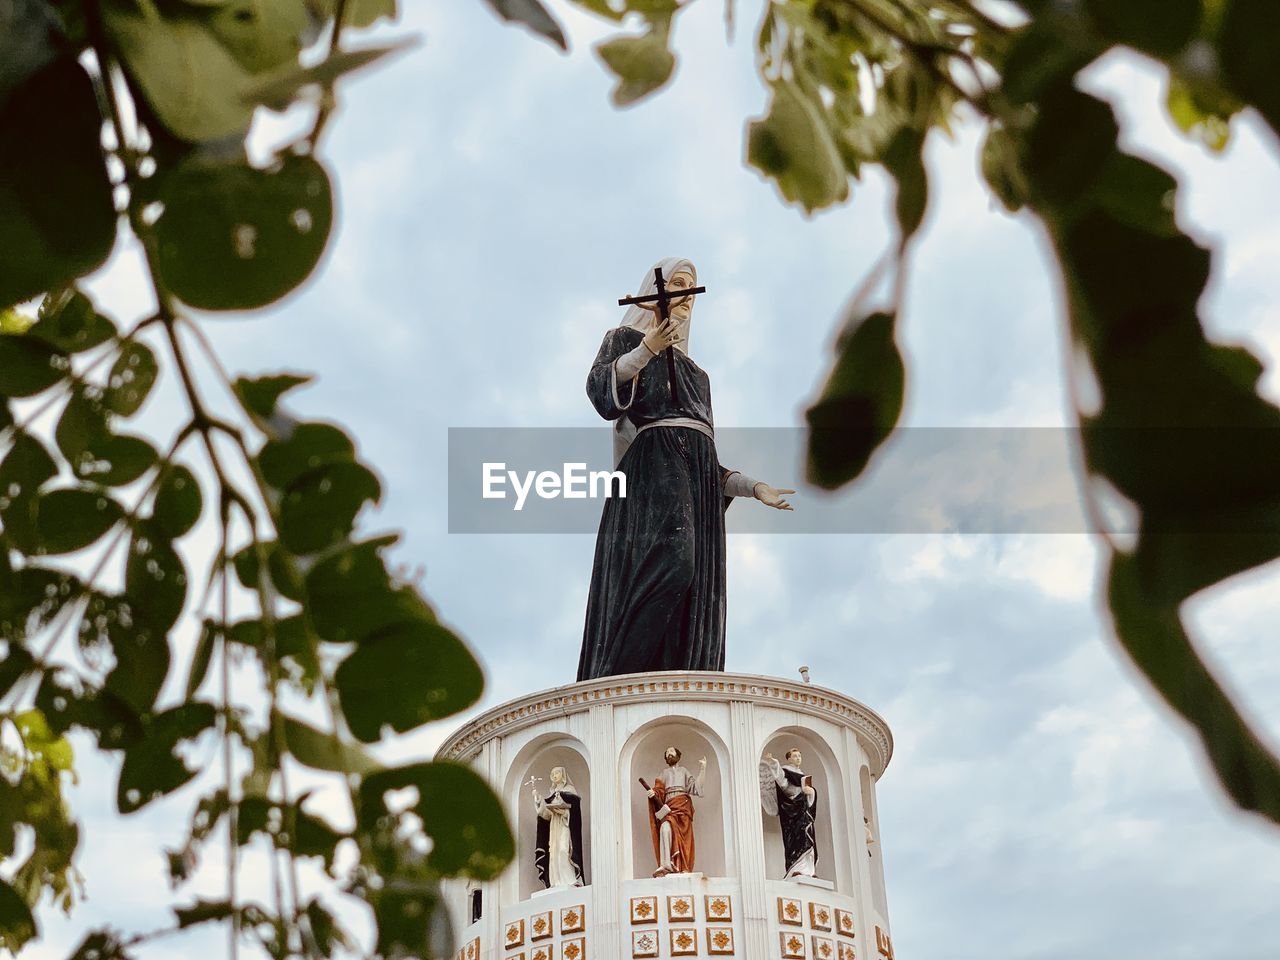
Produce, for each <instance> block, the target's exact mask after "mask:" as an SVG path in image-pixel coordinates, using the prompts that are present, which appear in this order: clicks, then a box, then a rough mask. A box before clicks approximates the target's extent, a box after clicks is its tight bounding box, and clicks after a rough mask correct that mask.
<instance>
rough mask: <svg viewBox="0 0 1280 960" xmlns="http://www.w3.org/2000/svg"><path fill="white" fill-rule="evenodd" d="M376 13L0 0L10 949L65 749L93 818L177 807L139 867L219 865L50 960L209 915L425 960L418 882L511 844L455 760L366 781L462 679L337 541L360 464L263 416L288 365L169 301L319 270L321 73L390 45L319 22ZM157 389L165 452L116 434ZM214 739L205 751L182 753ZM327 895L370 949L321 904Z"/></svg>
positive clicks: (368, 58) (429, 893)
mask: <svg viewBox="0 0 1280 960" xmlns="http://www.w3.org/2000/svg"><path fill="white" fill-rule="evenodd" d="M395 14H396V10H395V3H394V0H166V2H163V3H153V2H151V0H56V2H51V0H10V2H0V249H2V250H4V251H5V253H4V259H3V261H2V262H0V525H2V526H0V655H2V657H3V659H2V660H0V698H2V699H0V728H2V729H3V730H4V737H3V740H2V741H0V744H2V746H3V753H0V860H3V861H5V869H4V874H3V879H0V945H3V946H4V947H6V948H8V949H9V950H12V951H15V952H16V951H17V950H19V949H21V948H22V947H23V945H24V944H26V943H28V942H29V941H31V940H33V939H34V938H36V937H38V936H39V931H40V924H39V909H38V908H39V906H40V905H41V903H42V902H45V901H50V902H52V903H53V904H54V905H56V906H58V907H60V908H62V909H64V910H70V909H71V908H72V906H73V902H74V901H75V899H76V897H77V892H78V889H79V875H78V873H77V872H76V869H75V867H74V865H73V863H74V859H75V856H76V853H77V850H78V849H79V846H80V836H79V828H78V826H77V824H76V822H75V820H74V819H73V816H72V811H71V810H70V809H69V808H68V805H67V803H66V802H65V801H64V799H63V788H64V785H65V783H66V781H67V780H68V779H69V778H72V777H74V771H73V757H72V751H71V746H70V741H69V739H68V735H69V734H71V733H72V732H77V731H78V732H80V733H81V734H82V735H87V737H88V738H89V740H88V742H90V743H96V746H97V748H98V749H99V750H101V751H103V752H105V753H109V754H111V755H114V756H116V757H118V758H119V760H120V762H119V775H118V781H117V784H116V790H115V795H116V806H117V809H118V810H119V812H120V813H121V814H122V815H129V814H132V813H134V812H135V811H138V810H141V809H143V808H145V807H147V806H148V805H149V804H152V803H154V802H155V801H156V800H158V799H160V798H162V797H165V796H168V795H170V794H173V793H174V792H176V791H179V790H182V789H183V788H184V787H189V788H190V789H191V791H192V792H193V793H196V792H199V794H200V795H199V796H195V797H193V798H192V800H193V803H194V808H195V814H194V816H193V821H192V825H191V829H190V831H189V832H188V834H187V836H186V838H185V839H184V840H183V841H182V842H181V843H180V844H178V845H177V846H176V848H175V849H174V850H172V851H170V853H169V858H168V860H169V867H170V874H171V880H172V881H173V883H174V884H175V886H178V887H181V886H182V885H184V884H186V883H188V882H189V881H190V880H191V879H192V877H193V876H194V874H195V872H196V871H197V870H198V869H199V865H200V862H201V859H202V851H203V849H204V848H205V847H206V846H207V844H209V843H225V844H226V845H227V847H228V849H227V852H226V854H225V857H224V859H225V860H226V861H227V862H228V864H229V868H228V874H227V877H226V896H225V898H223V899H215V900H207V899H197V900H196V901H195V902H194V904H192V903H190V902H185V903H183V904H181V905H179V904H175V905H174V911H173V921H172V925H171V926H170V927H168V928H166V929H162V930H153V931H147V932H143V933H137V932H134V933H127V932H120V931H114V930H99V931H94V932H93V933H91V934H90V935H89V936H88V937H87V938H86V940H85V942H84V943H83V944H81V946H80V947H79V949H78V950H77V951H76V953H75V954H74V957H75V958H85V960H90V958H94V960H107V958H111V957H120V958H123V957H128V956H131V955H132V954H131V950H132V949H133V948H135V947H137V946H139V945H141V944H143V943H145V942H146V941H149V940H151V939H153V938H155V937H157V936H168V935H171V934H175V933H179V932H181V931H185V930H188V929H191V928H194V927H197V926H200V925H203V924H208V923H222V924H227V925H229V927H230V944H231V946H230V950H231V953H232V955H235V953H236V951H237V950H238V947H239V944H240V943H241V942H242V941H247V942H251V943H254V944H256V945H257V946H258V947H259V948H260V949H261V950H262V951H264V952H265V953H267V954H269V955H270V956H272V957H277V958H284V957H309V958H317V957H329V956H336V955H352V954H353V953H359V954H361V955H364V956H384V957H397V958H400V957H434V956H442V955H445V954H447V953H451V952H452V945H451V933H450V931H449V927H448V921H447V918H446V917H445V916H444V911H443V910H442V909H441V901H440V881H441V880H442V879H443V878H446V877H456V876H466V877H479V878H488V877H492V876H494V875H496V874H497V873H498V872H500V871H501V870H502V869H503V868H504V867H505V866H506V864H507V863H508V862H509V861H510V859H511V857H512V853H513V842H512V838H511V834H510V831H509V828H508V825H507V822H506V819H505V817H504V816H503V813H502V810H501V807H500V805H499V803H498V800H497V798H496V797H495V796H494V795H493V793H492V792H491V791H490V789H489V787H488V786H487V785H486V784H485V782H484V781H483V780H481V779H480V778H479V777H478V776H477V775H476V774H475V773H473V772H471V770H470V769H468V768H466V767H462V766H459V765H456V764H451V763H446V762H439V763H434V762H419V761H414V762H407V763H405V764H404V765H394V764H393V765H390V766H386V765H384V764H382V763H380V762H378V761H377V760H376V759H375V758H374V757H373V756H372V755H371V754H370V753H369V752H368V751H367V750H366V748H365V746H364V744H370V743H377V742H379V741H382V740H383V739H384V737H385V736H386V735H387V734H388V733H389V732H396V733H403V732H408V731H410V730H415V729H417V728H418V727H420V726H422V725H423V724H425V723H428V722H431V721H433V720H438V719H440V718H442V717H447V716H451V715H453V714H456V713H457V712H458V711H460V710H463V709H465V708H467V707H469V706H471V705H472V704H474V703H475V702H476V700H477V699H478V698H479V696H480V693H481V690H482V688H483V683H484V680H483V675H482V673H481V671H480V667H479V665H478V664H477V663H476V661H475V659H474V657H473V656H472V654H471V652H470V650H469V649H468V648H467V646H466V645H465V644H464V643H463V641H462V640H461V639H460V638H459V637H458V636H457V635H456V634H455V633H454V632H453V631H452V630H450V629H449V627H448V626H446V625H445V624H444V623H443V622H442V621H441V620H440V619H439V618H438V617H437V615H436V612H435V611H434V610H433V609H432V607H431V605H430V604H429V603H428V602H427V600H426V599H425V598H424V597H423V596H422V595H421V593H420V592H419V590H418V588H417V587H416V586H415V585H414V584H411V583H406V582H403V581H402V580H401V579H399V578H398V577H396V576H395V575H394V574H393V573H392V571H391V570H390V569H389V568H388V565H387V562H386V556H385V554H386V550H387V549H388V548H389V547H390V546H392V545H393V544H394V543H395V542H396V539H397V538H396V537H395V536H390V535H384V536H379V537H370V536H369V535H368V534H366V533H363V532H362V531H361V530H360V527H361V523H360V517H361V514H362V512H363V511H364V508H365V507H366V506H367V505H369V504H374V503H377V502H378V501H379V500H380V498H381V496H382V485H381V482H380V481H379V480H378V477H377V475H376V474H375V473H374V471H373V470H372V468H371V467H370V466H369V465H368V464H366V463H364V462H363V461H362V460H361V458H360V456H359V453H358V451H357V449H356V445H355V443H354V441H353V440H352V438H351V437H350V436H349V435H348V433H347V432H346V431H345V430H343V428H342V427H340V426H338V425H336V424H333V423H329V422H325V421H318V420H307V419H303V418H300V417H298V416H296V415H295V414H293V413H292V412H290V411H289V410H288V409H286V408H285V407H284V406H282V405H281V399H282V397H283V396H284V395H285V394H286V393H287V392H288V391H290V390H293V389H296V388H298V387H300V386H303V385H304V384H306V383H307V382H308V378H306V377H302V376H298V375H296V374H292V373H279V374H269V375H265V376H257V377H240V378H237V379H234V380H233V379H231V378H230V377H228V376H227V375H226V374H225V373H224V372H223V370H222V367H221V364H220V363H219V361H218V358H217V357H216V355H214V354H213V353H212V351H211V350H210V349H209V345H208V342H207V340H206V339H205V337H204V335H203V333H202V332H201V329H200V326H199V321H198V320H197V319H196V318H195V317H194V316H193V315H192V313H191V311H192V310H193V309H194V310H201V311H232V310H234V311H243V310H253V309H257V308H260V307H264V306H267V305H268V304H272V303H275V302H277V301H279V300H280V299H281V298H283V297H285V296H287V295H288V294H289V293H290V292H291V291H293V290H295V289H296V288H297V287H298V286H299V285H300V284H302V283H303V282H304V281H306V279H307V278H308V277H309V276H310V275H311V274H312V273H313V271H314V270H315V269H316V266H317V264H318V262H319V261H320V259H321V258H322V256H323V254H324V252H325V249H326V247H327V245H328V242H329V237H330V231H331V228H332V225H333V216H334V210H333V188H332V184H331V175H330V172H329V171H328V169H327V168H326V166H325V164H324V163H323V161H322V159H321V158H320V156H319V155H318V152H317V144H318V143H319V141H320V139H321V134H322V132H323V130H324V127H325V125H326V123H327V122H328V120H329V118H330V116H331V115H332V113H333V110H334V108H335V106H336V100H335V93H334V89H333V86H334V83H335V81H337V80H338V79H340V78H341V77H342V76H343V75H345V74H346V73H348V72H350V71H351V70H354V69H357V68H360V67H363V66H365V65H367V64H370V63H373V62H374V61H376V60H378V59H380V58H382V57H383V56H384V55H386V54H387V53H389V52H392V51H394V50H397V49H399V48H401V47H402V46H404V45H405V44H404V43H402V42H401V43H396V44H393V45H389V46H365V47H358V48H345V47H344V46H343V45H342V38H343V36H344V35H349V32H350V31H351V30H352V29H356V28H362V27H368V26H372V25H373V24H375V23H378V22H380V21H382V20H390V19H393V18H394V17H395ZM300 101H302V102H306V103H309V104H311V105H312V107H313V109H314V117H315V119H314V125H313V127H312V129H311V130H310V132H309V134H308V135H307V136H305V137H304V138H302V139H301V140H299V141H298V142H296V143H290V144H286V145H283V146H281V147H279V148H278V149H277V150H276V151H275V152H274V154H273V155H272V156H271V157H270V158H269V159H268V160H267V162H266V163H264V164H257V165H255V164H253V163H251V162H250V160H249V156H248V153H247V151H246V149H245V138H246V136H247V134H248V133H249V130H250V127H251V124H252V122H253V119H254V116H255V112H256V111H257V110H258V109H261V108H263V107H265V108H269V109H277V110H283V109H287V108H289V107H291V106H292V105H294V104H295V103H298V102H300ZM126 230H129V231H132V232H133V234H134V235H135V236H136V237H137V238H138V239H139V240H140V241H141V244H142V249H143V250H144V252H145V254H146V270H147V272H148V275H149V280H150V283H151V286H152V287H153V291H154V298H155V310H154V312H153V313H152V314H151V315H150V316H147V317H145V318H144V319H142V320H141V321H140V322H138V323H136V324H134V325H132V326H131V327H130V328H128V329H122V328H121V327H120V326H119V325H118V324H117V322H116V321H115V320H114V319H113V318H112V317H111V316H110V315H109V310H107V309H105V308H103V307H100V305H99V304H96V303H94V302H93V300H92V299H91V298H90V297H89V296H88V295H87V294H86V293H85V292H84V291H83V290H81V289H79V288H78V287H77V286H76V282H77V280H78V279H79V278H80V277H82V276H84V275H86V274H87V273H90V272H92V271H93V270H95V269H97V268H98V267H99V266H100V265H102V264H103V263H104V262H105V261H106V259H107V257H108V256H109V255H110V254H111V251H112V250H113V249H114V248H115V246H116V244H117V242H118V240H119V238H120V237H121V236H123V235H124V233H125V231H126ZM37 298H38V305H36V306H34V307H33V305H32V304H33V302H34V301H36V300H37ZM201 355H203V356H202V359H203V368H202V370H203V372H202V374H201V375H200V376H197V374H196V372H194V371H195V370H196V367H195V364H196V361H197V359H198V358H200V357H201ZM165 377H169V378H171V379H172V384H173V386H174V389H175V390H176V394H175V395H176V396H180V397H182V398H184V399H185V410H186V413H185V417H184V419H183V421H182V422H180V423H179V425H178V427H177V429H176V432H175V433H174V435H173V436H172V437H170V438H167V440H165V441H161V440H158V439H155V438H149V437H146V436H142V435H140V434H138V433H136V432H130V430H129V427H128V424H129V421H130V420H131V419H133V418H135V417H136V416H137V415H138V414H139V412H140V411H142V410H144V409H145V408H146V406H147V404H148V402H149V400H151V399H152V398H153V395H154V393H155V391H156V387H157V384H158V383H159V382H161V381H162V379H163V378H165ZM210 385H213V389H211V386H210ZM215 391H220V396H219V395H215ZM197 444H198V448H197V449H192V448H193V447H196V445H197ZM202 521H203V529H204V530H205V532H206V535H205V536H203V537H194V536H192V534H193V531H195V530H196V529H197V528H198V526H200V525H201V523H202ZM233 609H234V610H235V611H237V613H236V615H235V616H234V617H233V616H232V610H233ZM193 622H194V623H195V624H196V625H197V626H198V631H197V633H198V637H197V640H196V644H195V649H194V653H193V655H192V656H191V658H190V660H189V662H185V663H180V662H179V660H180V656H179V655H180V654H182V653H185V650H186V649H187V648H188V646H189V645H188V644H185V643H184V644H182V645H181V646H178V645H176V643H175V641H176V639H177V638H178V636H179V632H180V631H181V630H182V629H183V628H184V624H186V625H189V624H191V623H193ZM181 659H183V660H185V656H184V657H181ZM255 668H256V670H255ZM254 672H256V674H257V676H258V677H259V678H260V679H259V681H257V682H253V683H250V685H249V687H248V688H246V687H245V678H246V677H252V676H253V674H254ZM286 702H287V704H288V706H287V707H286V706H285V705H284V704H285V703H286ZM219 744H220V747H221V749H220V750H218V754H217V755H218V756H220V759H221V764H214V765H208V764H206V763H205V762H203V761H202V760H200V759H197V758H198V757H203V756H206V755H207V754H206V750H208V749H211V748H213V749H217V747H216V746H215V745H219ZM202 745H203V746H202ZM193 747H194V748H195V752H193ZM290 765H296V766H299V767H303V768H308V769H309V770H310V771H313V772H314V773H316V774H318V775H320V776H323V777H328V778H330V779H331V780H332V784H333V789H334V791H335V793H336V795H338V796H340V797H342V798H344V801H343V802H345V804H346V806H347V812H346V816H345V820H344V819H342V818H338V819H335V820H333V821H332V822H331V821H330V819H329V817H328V816H326V815H322V814H321V813H319V812H317V810H316V809H315V808H314V803H313V802H311V801H310V798H311V796H312V793H313V791H307V792H300V791H299V790H297V789H296V788H294V787H291V785H290V783H289V778H288V773H289V768H290ZM218 766H221V771H220V776H219V771H218V769H217V768H218ZM295 776H296V774H295ZM309 782H310V783H312V784H313V785H314V778H309ZM388 794H394V795H395V796H396V797H397V798H398V799H397V800H396V802H394V803H391V802H388V800H387V799H386V795H388ZM406 794H407V795H415V794H416V798H417V799H416V800H411V801H408V802H406V801H405V799H404V798H405V796H406ZM332 807H333V804H332V803H330V804H329V807H328V809H329V810H330V811H331V810H332ZM343 849H345V850H346V853H344V854H343V855H342V856H341V858H340V856H339V853H340V850H343ZM242 850H243V851H244V852H243V853H241V852H240V851H242ZM423 851H429V852H426V853H424V852H423ZM254 856H256V857H257V859H256V860H251V859H249V858H250V857H254ZM242 858H243V859H242ZM303 861H311V862H313V863H315V864H317V865H318V866H320V867H321V868H322V869H323V870H324V871H325V872H326V873H327V874H328V875H329V877H330V878H331V883H330V887H329V889H328V890H327V891H326V892H325V893H324V894H323V895H320V896H317V895H306V896H304V895H303V894H302V893H301V892H300V886H299V881H298V864H299V863H300V862H303ZM339 863H341V864H342V866H339ZM250 864H255V865H258V866H259V868H260V867H261V865H263V864H269V872H270V875H271V877H272V881H273V882H272V884H271V888H272V889H273V891H274V901H273V902H271V903H266V904H260V903H253V902H248V901H245V900H244V899H243V898H241V897H239V896H238V893H237V890H238V882H239V881H238V878H239V874H240V873H241V872H243V871H244V870H246V869H249V865H250ZM351 898H354V899H355V900H356V901H358V902H362V903H364V904H365V905H366V908H367V910H368V913H369V916H370V918H371V920H372V923H373V928H374V938H375V939H374V940H373V941H371V942H370V943H367V944H364V945H361V944H359V943H357V942H356V940H355V938H353V937H352V935H351V934H350V933H349V932H347V931H346V930H344V929H343V928H342V926H341V925H340V924H339V923H338V920H337V919H336V913H335V910H336V907H337V904H338V901H340V900H343V899H351Z"/></svg>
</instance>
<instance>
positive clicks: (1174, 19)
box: [1084, 0, 1204, 57]
mask: <svg viewBox="0 0 1280 960" xmlns="http://www.w3.org/2000/svg"><path fill="white" fill-rule="evenodd" d="M1203 4H1204V0H1084V8H1085V10H1086V11H1087V12H1088V14H1089V16H1090V17H1092V18H1093V22H1094V23H1095V24H1096V25H1097V29H1098V31H1099V32H1100V33H1101V34H1102V35H1103V36H1105V37H1107V38H1108V39H1110V40H1114V41H1115V42H1117V43H1123V44H1127V45H1129V46H1131V47H1133V48H1134V49H1136V50H1141V51H1143V52H1144V53H1150V54H1152V55H1153V56H1156V57H1171V56H1173V55H1174V54H1175V53H1177V52H1178V51H1179V50H1181V49H1182V48H1183V47H1185V46H1186V45H1187V44H1188V43H1189V42H1191V38H1192V37H1194V36H1195V34H1196V28H1197V27H1199V26H1200V16H1201V12H1202V8H1203Z"/></svg>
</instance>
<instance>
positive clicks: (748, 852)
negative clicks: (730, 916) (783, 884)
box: [729, 700, 773, 958]
mask: <svg viewBox="0 0 1280 960" xmlns="http://www.w3.org/2000/svg"><path fill="white" fill-rule="evenodd" d="M757 751H758V747H757V745H756V724H755V707H754V706H753V705H752V704H750V703H748V702H746V701H743V700H733V701H730V703H729V753H730V755H731V757H732V761H731V763H730V770H731V771H732V775H733V789H732V792H731V794H730V800H731V803H732V811H731V816H732V822H733V835H734V848H735V853H736V858H737V861H738V877H739V879H740V880H741V883H742V904H741V906H740V909H741V911H742V912H741V917H742V950H741V951H740V953H741V955H742V956H744V957H752V958H755V957H769V956H773V951H771V950H770V949H769V946H770V943H769V916H770V913H769V899H768V894H767V893H766V891H765V872H764V831H763V829H762V828H761V820H760V816H761V814H760V783H759V772H758V767H759V765H760V758H759V757H758V756H757V755H756V754H757Z"/></svg>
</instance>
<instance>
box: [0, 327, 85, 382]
mask: <svg viewBox="0 0 1280 960" xmlns="http://www.w3.org/2000/svg"><path fill="white" fill-rule="evenodd" d="M70 370H71V364H70V363H69V362H68V360H67V356H66V354H64V353H61V352H60V351H58V350H55V349H54V348H53V347H51V346H49V345H48V344H47V343H45V342H44V341H42V340H37V339H35V338H34V337H31V336H25V335H23V336H15V335H14V334H7V333H6V334H0V393H3V394H6V395H7V396H10V397H34V396H35V395H36V394H37V393H40V392H41V391H43V390H47V389H49V387H52V386H53V385H54V384H55V383H57V382H59V381H60V380H62V379H63V378H65V377H66V375H67V374H68V373H69V372H70Z"/></svg>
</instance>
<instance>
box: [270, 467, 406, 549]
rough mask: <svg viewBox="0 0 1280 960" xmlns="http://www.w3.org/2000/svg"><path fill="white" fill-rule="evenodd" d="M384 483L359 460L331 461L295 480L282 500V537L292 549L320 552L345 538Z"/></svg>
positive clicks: (374, 499) (380, 490)
mask: <svg viewBox="0 0 1280 960" xmlns="http://www.w3.org/2000/svg"><path fill="white" fill-rule="evenodd" d="M381 497H382V485H381V484H380V483H378V478H377V477H375V476H374V475H373V473H371V472H370V471H369V470H368V468H366V467H364V466H362V465H360V464H358V463H331V464H328V465H326V466H323V467H320V468H319V469H317V470H313V471H312V472H310V473H308V474H306V475H305V476H303V477H302V478H301V479H299V480H297V481H295V482H294V483H293V484H292V485H291V486H290V487H289V489H288V490H287V491H285V494H284V497H283V498H282V499H281V501H280V540H281V543H283V544H284V547H285V549H287V550H288V551H289V552H290V553H292V554H295V555H298V556H302V555H305V554H309V553H318V552H319V551H321V550H323V549H324V548H325V547H328V546H330V545H331V544H333V543H336V542H337V541H339V540H341V539H343V538H344V537H346V535H347V534H349V533H350V532H351V529H352V527H354V526H355V519H356V515H357V514H358V513H359V512H360V510H361V508H362V507H363V506H364V505H365V504H366V503H368V502H373V503H377V502H378V501H379V500H380V499H381Z"/></svg>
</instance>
